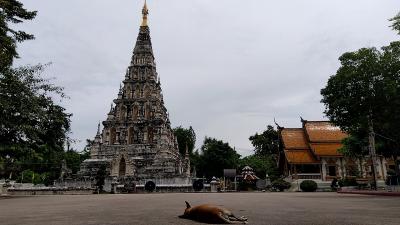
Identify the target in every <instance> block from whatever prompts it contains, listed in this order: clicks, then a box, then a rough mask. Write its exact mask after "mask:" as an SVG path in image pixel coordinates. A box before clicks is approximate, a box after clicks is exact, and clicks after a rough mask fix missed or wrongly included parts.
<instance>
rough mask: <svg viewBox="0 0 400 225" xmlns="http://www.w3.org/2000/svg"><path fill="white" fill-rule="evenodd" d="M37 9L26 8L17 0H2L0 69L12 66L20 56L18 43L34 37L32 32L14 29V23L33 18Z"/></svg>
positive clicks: (0, 4)
mask: <svg viewBox="0 0 400 225" xmlns="http://www.w3.org/2000/svg"><path fill="white" fill-rule="evenodd" d="M35 16H36V11H28V10H26V9H24V7H23V4H22V3H21V2H19V1H17V0H0V70H3V69H4V68H9V67H11V66H12V63H13V60H14V58H17V57H18V53H17V50H16V49H17V43H18V42H23V41H25V40H31V39H33V38H34V36H33V35H32V34H28V33H26V32H24V31H20V30H15V29H13V27H14V26H13V24H18V23H22V22H23V21H24V20H32V19H33V18H35Z"/></svg>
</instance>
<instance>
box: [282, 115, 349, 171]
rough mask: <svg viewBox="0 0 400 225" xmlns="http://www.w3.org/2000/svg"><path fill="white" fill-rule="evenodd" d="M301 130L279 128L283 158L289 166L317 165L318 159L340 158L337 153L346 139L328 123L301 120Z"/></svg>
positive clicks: (344, 134) (340, 131)
mask: <svg viewBox="0 0 400 225" xmlns="http://www.w3.org/2000/svg"><path fill="white" fill-rule="evenodd" d="M302 123H303V127H302V128H281V129H280V136H281V139H282V143H283V150H284V154H285V158H286V160H287V162H288V163H290V164H310V163H319V162H320V157H342V156H343V155H342V154H341V153H340V152H338V150H339V149H340V148H342V146H343V144H342V140H343V139H344V138H346V137H347V134H346V133H344V132H343V131H342V130H340V128H338V127H336V126H334V125H332V123H330V122H329V121H306V120H302Z"/></svg>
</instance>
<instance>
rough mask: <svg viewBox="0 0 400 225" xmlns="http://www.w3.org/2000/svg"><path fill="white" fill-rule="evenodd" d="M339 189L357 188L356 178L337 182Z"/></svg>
mask: <svg viewBox="0 0 400 225" xmlns="http://www.w3.org/2000/svg"><path fill="white" fill-rule="evenodd" d="M338 183H339V186H340V187H348V186H358V183H357V180H356V178H347V177H346V178H344V179H341V180H339V182H338Z"/></svg>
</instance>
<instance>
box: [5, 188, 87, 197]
mask: <svg viewBox="0 0 400 225" xmlns="http://www.w3.org/2000/svg"><path fill="white" fill-rule="evenodd" d="M93 191H94V189H72V188H53V187H49V188H26V189H20V188H18V189H16V188H9V189H8V195H13V196H19V195H90V194H93Z"/></svg>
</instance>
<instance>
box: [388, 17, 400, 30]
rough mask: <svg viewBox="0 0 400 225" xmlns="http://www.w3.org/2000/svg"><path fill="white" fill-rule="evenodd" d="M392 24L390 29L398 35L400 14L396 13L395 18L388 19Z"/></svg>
mask: <svg viewBox="0 0 400 225" xmlns="http://www.w3.org/2000/svg"><path fill="white" fill-rule="evenodd" d="M389 21H391V22H392V25H391V27H392V29H393V30H395V31H397V34H400V13H398V14H397V15H396V16H395V17H393V18H391V19H389Z"/></svg>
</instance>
